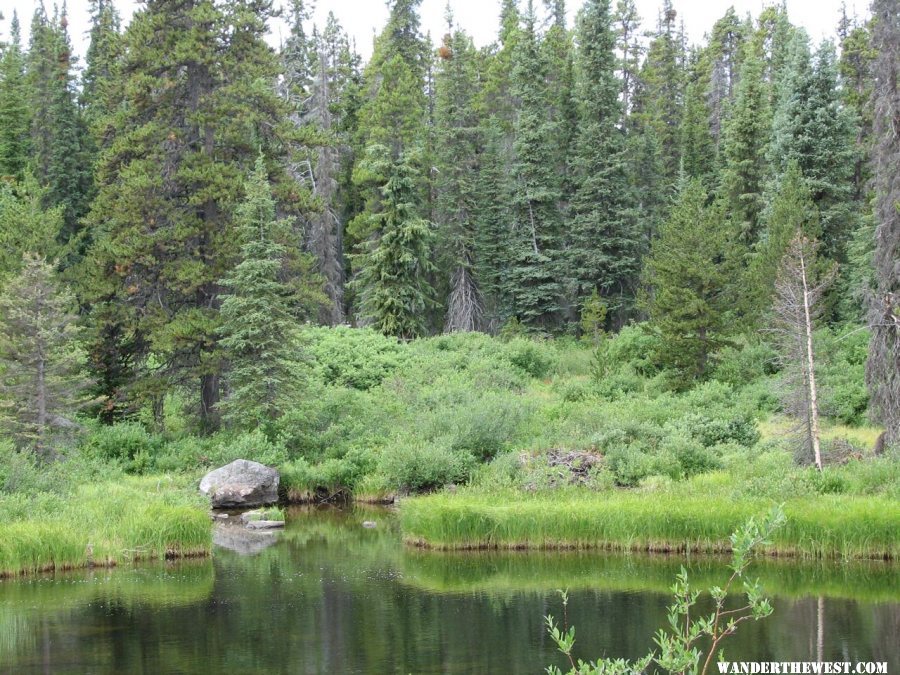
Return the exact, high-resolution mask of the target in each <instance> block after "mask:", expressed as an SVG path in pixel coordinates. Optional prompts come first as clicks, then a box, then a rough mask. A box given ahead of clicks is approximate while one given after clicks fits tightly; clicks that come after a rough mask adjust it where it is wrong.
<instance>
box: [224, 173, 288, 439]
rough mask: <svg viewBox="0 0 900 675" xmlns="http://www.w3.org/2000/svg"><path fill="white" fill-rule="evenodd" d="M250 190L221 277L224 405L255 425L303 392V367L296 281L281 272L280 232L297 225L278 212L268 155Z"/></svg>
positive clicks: (228, 414)
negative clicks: (236, 243)
mask: <svg viewBox="0 0 900 675" xmlns="http://www.w3.org/2000/svg"><path fill="white" fill-rule="evenodd" d="M245 193H246V194H245V197H244V201H243V202H242V204H241V206H240V207H239V208H238V210H237V213H236V216H235V221H236V223H235V229H236V234H237V236H238V238H239V239H240V241H241V252H240V255H239V262H238V264H237V265H236V266H235V268H234V269H233V270H231V271H230V272H229V273H228V274H227V275H226V276H225V277H224V278H223V279H222V281H221V285H222V286H223V287H224V288H225V289H227V292H226V293H225V294H224V295H223V297H222V309H221V315H222V325H221V327H220V329H219V333H220V335H221V336H222V339H221V341H220V345H221V348H222V350H223V352H224V354H225V358H226V361H227V363H228V367H227V374H226V378H225V379H226V383H227V385H228V387H227V390H228V394H227V396H226V398H225V400H224V401H222V403H221V404H220V406H219V407H220V409H221V411H222V414H223V418H224V420H225V421H226V422H227V423H228V424H229V425H230V426H233V427H235V428H240V429H252V428H257V427H260V426H265V425H266V424H267V423H269V422H271V421H272V420H275V419H277V418H278V417H280V416H281V414H282V413H283V412H284V411H285V410H286V409H287V407H288V406H289V405H290V404H291V403H292V402H295V401H296V400H297V395H298V391H299V384H300V374H299V372H298V370H299V369H298V365H297V340H296V337H297V336H296V321H295V319H294V317H293V316H292V315H291V311H290V294H291V289H290V287H289V286H288V285H287V284H285V283H284V281H283V276H282V268H283V265H284V262H285V257H286V253H287V249H286V247H285V246H283V245H281V244H279V243H278V239H279V237H278V233H277V231H278V230H279V229H281V230H284V229H288V228H289V227H290V226H289V224H288V223H286V222H278V221H276V220H275V200H274V199H273V198H272V191H271V186H270V185H269V179H268V172H267V171H266V166H265V162H264V160H263V158H262V157H260V158H258V159H257V160H256V167H255V168H254V170H253V173H252V174H251V175H250V178H249V180H248V182H247V188H246V191H245Z"/></svg>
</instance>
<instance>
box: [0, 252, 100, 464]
mask: <svg viewBox="0 0 900 675" xmlns="http://www.w3.org/2000/svg"><path fill="white" fill-rule="evenodd" d="M76 311H77V307H76V302H75V297H74V296H73V295H72V293H71V292H70V291H69V289H68V288H65V287H61V286H60V285H59V284H58V283H57V281H56V278H55V276H54V273H53V269H52V268H51V267H50V265H49V264H48V263H47V261H46V260H44V259H43V258H39V257H37V256H34V255H32V254H26V255H25V257H24V259H23V262H22V270H21V272H19V274H17V275H16V276H15V277H13V278H12V279H10V280H9V282H8V283H7V284H6V285H5V287H4V288H3V291H2V293H0V424H2V426H3V427H4V428H5V429H6V430H7V432H8V433H10V434H11V435H12V437H13V438H14V439H15V440H16V442H18V443H19V444H22V445H28V446H30V447H32V448H34V449H35V450H36V451H37V452H38V453H40V454H43V455H45V456H46V457H52V455H53V450H52V441H53V437H54V436H55V435H60V434H63V435H64V434H65V433H71V432H72V431H73V429H77V424H76V423H75V422H74V421H73V420H72V419H70V418H71V417H72V415H73V414H74V413H75V412H77V410H78V409H79V408H80V407H81V406H83V405H84V403H85V390H86V388H87V381H86V377H85V375H84V370H83V368H84V362H85V357H84V353H83V352H82V351H81V348H80V344H79V342H78V338H79V330H78V326H77V325H76V323H75V322H76V319H77V315H76Z"/></svg>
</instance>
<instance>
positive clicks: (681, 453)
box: [660, 434, 720, 478]
mask: <svg viewBox="0 0 900 675" xmlns="http://www.w3.org/2000/svg"><path fill="white" fill-rule="evenodd" d="M660 451H661V456H666V455H667V454H671V455H672V456H674V457H675V459H676V461H677V462H678V467H679V468H678V472H679V474H680V476H679V477H684V478H690V477H691V476H696V475H698V474H701V473H706V472H707V471H713V470H714V469H718V468H719V466H720V464H719V458H718V456H717V455H716V452H715V451H714V450H712V449H711V448H709V447H707V446H705V445H703V444H702V443H701V442H699V440H698V439H696V438H691V437H689V436H686V435H683V434H673V435H671V436H667V437H666V438H665V439H664V440H663V442H662V444H661V447H660ZM670 475H671V474H670Z"/></svg>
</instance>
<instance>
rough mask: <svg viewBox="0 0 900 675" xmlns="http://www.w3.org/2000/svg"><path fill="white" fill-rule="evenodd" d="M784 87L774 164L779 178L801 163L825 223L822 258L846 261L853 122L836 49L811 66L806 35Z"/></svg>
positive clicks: (796, 46) (851, 223) (823, 49)
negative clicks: (839, 75)
mask: <svg viewBox="0 0 900 675" xmlns="http://www.w3.org/2000/svg"><path fill="white" fill-rule="evenodd" d="M791 53H792V56H791V61H790V66H789V71H788V72H787V73H786V76H785V78H784V80H783V82H782V83H781V85H780V87H781V90H780V92H779V101H778V107H777V109H776V112H775V125H774V129H775V135H774V139H773V142H772V146H771V148H770V152H769V161H770V162H771V163H772V165H773V168H774V169H775V172H776V175H777V174H780V173H781V172H783V171H784V169H785V168H786V166H787V164H788V162H790V161H791V160H794V161H796V162H797V163H798V164H799V166H800V169H801V171H802V172H803V176H804V178H805V179H806V180H807V182H808V183H809V188H810V194H811V195H812V199H813V201H814V202H815V204H816V206H817V207H818V209H819V213H820V216H821V223H822V254H823V256H825V257H826V258H830V259H832V260H837V261H844V260H845V259H846V244H847V241H848V239H849V237H850V235H851V233H852V231H853V229H854V227H855V225H856V223H855V219H854V217H853V216H854V213H853V211H854V210H853V208H852V189H853V182H852V174H853V167H854V147H853V146H854V141H853V139H854V137H855V129H854V121H853V118H852V115H851V114H850V113H849V111H847V109H846V108H844V107H843V105H842V104H841V100H840V96H839V91H838V88H837V68H836V63H835V54H834V46H833V45H832V44H831V43H829V42H824V43H823V44H822V45H821V46H820V48H819V49H818V51H817V52H816V54H815V59H814V60H812V61H810V59H809V55H808V50H807V48H806V42H805V36H804V35H803V34H802V33H798V34H797V37H796V38H795V40H794V43H793V46H792V52H791Z"/></svg>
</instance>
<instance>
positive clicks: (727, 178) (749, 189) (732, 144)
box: [721, 46, 771, 245]
mask: <svg viewBox="0 0 900 675" xmlns="http://www.w3.org/2000/svg"><path fill="white" fill-rule="evenodd" d="M749 49H750V51H749V53H748V54H747V56H746V58H745V59H744V62H743V65H742V66H741V70H740V73H741V77H740V81H739V82H738V85H737V90H736V93H735V101H734V106H733V107H732V109H731V111H730V113H729V115H728V117H727V119H726V120H725V127H724V130H723V134H722V136H723V141H722V157H723V160H724V161H723V168H722V172H721V179H722V185H721V190H722V194H723V195H724V197H725V198H726V199H727V200H728V205H729V209H730V211H731V214H732V219H733V221H734V222H735V224H736V225H737V227H738V232H739V236H740V237H741V240H742V241H743V242H744V243H745V244H748V245H752V244H753V243H754V242H755V241H756V240H757V238H758V236H759V227H760V214H761V212H762V209H763V206H764V197H763V195H764V192H765V183H766V176H767V173H768V169H767V166H766V161H765V152H766V148H767V146H768V144H769V138H770V123H771V118H770V115H769V111H768V103H769V101H768V94H767V91H766V87H765V82H764V81H763V63H762V60H761V59H760V58H759V56H758V55H757V54H756V49H755V48H754V47H752V46H750V47H749Z"/></svg>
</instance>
